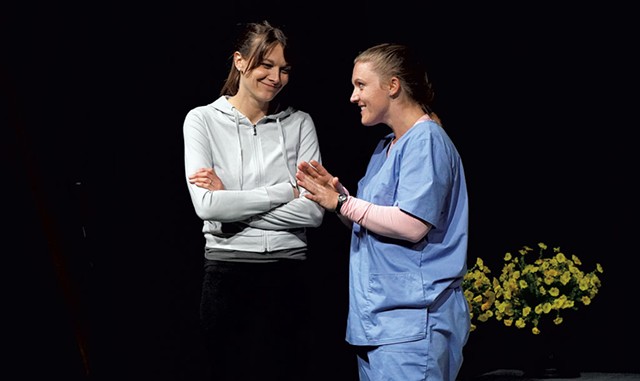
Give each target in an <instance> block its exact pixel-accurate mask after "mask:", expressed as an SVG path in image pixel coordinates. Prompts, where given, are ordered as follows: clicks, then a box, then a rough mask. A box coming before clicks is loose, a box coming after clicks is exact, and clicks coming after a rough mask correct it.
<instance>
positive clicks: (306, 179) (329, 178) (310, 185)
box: [296, 160, 346, 210]
mask: <svg viewBox="0 0 640 381" xmlns="http://www.w3.org/2000/svg"><path fill="white" fill-rule="evenodd" d="M296 180H297V181H298V185H299V186H301V187H303V188H304V189H306V190H307V192H308V193H305V194H304V196H305V197H306V198H308V199H310V200H312V201H315V202H317V203H318V204H320V206H322V207H323V208H325V209H327V210H334V209H335V208H336V205H337V203H338V194H339V193H346V191H345V189H344V187H343V186H342V184H341V183H340V180H339V179H338V178H337V177H335V176H333V175H331V173H329V171H327V169H326V168H325V167H324V166H323V165H322V164H320V163H319V162H317V161H316V160H311V161H309V162H306V161H303V162H301V163H300V164H298V172H297V173H296Z"/></svg>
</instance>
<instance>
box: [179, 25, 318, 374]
mask: <svg viewBox="0 0 640 381" xmlns="http://www.w3.org/2000/svg"><path fill="white" fill-rule="evenodd" d="M235 48H236V50H235V52H234V53H233V56H232V58H231V61H232V62H231V69H230V71H229V75H228V77H227V80H226V82H225V83H224V85H223V87H222V89H221V92H220V97H219V98H218V99H216V100H215V101H214V102H213V103H210V104H208V105H204V106H199V107H196V108H194V109H192V110H190V111H189V112H188V114H187V116H186V118H185V121H184V126H183V134H184V159H185V177H186V178H185V180H186V183H187V186H188V189H189V193H190V195H191V201H192V202H193V206H194V209H195V212H196V214H197V215H198V217H200V218H201V219H202V221H203V227H202V232H203V233H204V241H205V248H204V257H205V267H204V279H203V284H202V297H201V304H200V317H201V322H202V328H203V332H204V337H205V344H206V347H207V350H208V356H209V361H210V365H211V377H212V379H214V380H218V381H221V380H231V379H233V380H258V379H260V380H271V379H273V380H280V381H285V380H294V379H295V380H301V379H305V376H304V375H303V374H302V372H304V357H305V354H306V353H305V352H306V351H305V350H304V345H305V342H304V338H305V337H307V335H306V334H305V331H304V330H305V326H304V323H305V321H306V320H307V319H306V316H305V312H304V311H305V309H304V303H306V299H307V298H306V295H305V293H304V287H303V285H304V282H305V279H304V277H305V275H304V271H305V266H306V258H307V237H306V229H307V228H309V227H317V226H319V225H320V223H321V222H322V218H323V215H324V209H323V208H322V207H321V206H319V205H318V204H316V203H314V202H313V201H311V200H309V199H308V198H306V197H303V196H304V193H305V192H306V190H304V189H301V188H298V186H297V184H296V178H295V174H296V171H297V164H298V162H300V161H309V160H318V161H320V160H321V158H320V148H319V145H318V138H317V134H316V130H315V125H314V123H313V120H312V118H311V117H310V116H309V114H307V113H306V112H303V111H300V110H296V109H294V108H292V107H286V108H281V107H279V106H276V105H275V104H274V103H275V102H272V101H273V99H274V98H275V97H276V95H278V93H280V91H281V90H282V89H283V88H284V87H285V86H286V85H287V83H288V81H289V72H290V69H291V67H290V63H289V62H288V60H287V58H285V49H286V48H287V38H286V36H285V34H284V33H283V31H282V30H281V29H279V28H276V27H273V26H272V25H270V24H269V23H268V22H267V21H263V22H261V23H249V24H247V25H246V30H245V32H244V34H243V35H242V36H241V38H240V39H239V40H238V43H237V46H236V47H235Z"/></svg>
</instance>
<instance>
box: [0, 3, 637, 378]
mask: <svg viewBox="0 0 640 381" xmlns="http://www.w3.org/2000/svg"><path fill="white" fill-rule="evenodd" d="M445 3H447V5H444V4H445ZM236 4H237V5H231V4H226V5H224V6H223V5H219V4H218V5H208V6H206V7H202V6H194V5H187V4H185V3H183V4H182V5H180V6H169V5H158V4H154V5H153V6H151V5H150V6H148V7H132V6H123V7H117V6H115V5H112V4H109V5H105V4H91V5H89V4H87V5H86V6H84V7H83V6H77V5H74V6H70V5H69V6H65V5H60V4H56V5H46V6H22V7H9V8H8V9H6V10H5V11H3V13H2V15H0V21H1V27H2V66H1V67H0V74H1V75H2V76H1V78H0V79H1V82H0V84H1V88H2V92H1V94H2V97H3V98H2V102H1V104H2V125H3V127H2V129H1V130H2V136H1V141H2V147H1V148H2V159H3V160H2V162H3V167H2V170H3V177H4V178H6V179H7V180H4V181H3V193H4V194H5V197H3V199H4V204H5V205H4V207H3V208H2V209H3V210H4V211H5V213H4V217H5V218H4V224H3V226H4V228H3V237H6V238H8V239H7V240H6V241H5V244H4V245H3V247H4V249H3V250H2V253H3V257H4V258H6V259H7V260H6V261H3V262H4V263H5V264H4V266H3V269H4V271H3V274H4V276H3V280H4V281H5V282H6V284H5V285H4V287H3V290H4V292H3V295H4V297H3V299H4V300H3V301H4V303H3V305H4V307H3V315H5V320H6V321H7V323H6V324H5V325H4V330H5V334H3V337H6V338H7V339H6V340H4V339H3V344H5V345H6V347H7V348H6V349H5V352H4V353H5V354H6V353H8V354H9V356H8V357H7V358H5V361H4V362H6V365H7V366H6V367H3V368H4V369H3V370H2V371H6V372H7V373H14V374H20V375H23V376H18V377H17V378H13V379H33V377H39V376H47V377H49V376H60V377H62V378H63V379H76V378H77V379H83V378H85V377H84V374H85V373H84V372H85V369H90V374H91V376H92V377H93V378H95V379H108V380H113V379H118V380H127V379H154V380H199V379H202V377H203V375H204V369H203V368H204V367H203V364H202V358H201V356H202V348H201V343H200V341H199V340H200V339H199V336H198V334H197V328H196V326H197V313H198V311H197V307H198V299H199V287H200V280H201V263H202V246H203V239H202V235H201V233H200V227H201V223H200V221H199V220H198V219H197V217H196V215H195V213H194V212H193V209H192V206H191V202H190V200H189V196H188V192H187V190H186V185H185V182H184V172H183V171H184V170H183V151H182V122H183V119H184V116H185V115H186V113H187V111H188V110H189V109H191V108H193V107H195V106H198V105H203V104H207V103H209V102H211V101H213V100H214V99H215V98H216V97H217V94H218V91H219V89H220V87H221V85H222V81H223V80H224V78H225V77H226V74H227V71H228V68H229V61H228V58H229V56H230V54H231V49H232V39H233V37H234V36H235V33H236V31H237V28H236V27H237V24H238V23H242V22H246V21H260V20H262V19H269V20H270V21H272V22H273V23H274V24H276V25H279V26H282V27H283V28H284V29H285V31H286V32H287V33H288V35H289V37H290V40H291V43H292V46H295V49H296V52H297V58H298V61H297V62H295V66H294V71H293V72H292V78H291V81H290V83H289V85H288V87H287V88H286V89H285V90H284V91H283V94H282V95H281V96H282V97H283V98H285V99H287V100H289V101H290V102H292V103H293V104H294V105H296V106H298V107H299V108H301V109H303V110H305V111H307V112H309V113H310V114H311V115H312V116H313V118H314V121H315V123H316V127H317V130H318V134H319V139H320V143H321V149H322V153H323V161H324V163H325V165H326V166H327V168H329V170H330V171H331V172H332V173H333V174H335V175H337V176H339V177H340V178H341V180H342V181H343V183H344V184H345V185H347V187H349V189H353V190H355V185H356V183H357V181H358V179H359V177H360V176H361V175H362V174H363V171H364V168H365V165H366V163H367V160H368V158H369V154H370V152H371V150H372V149H373V146H374V144H375V142H376V141H377V139H379V138H380V137H381V136H382V135H383V134H386V133H387V132H388V130H387V129H386V128H385V127H383V126H374V127H364V126H362V125H360V123H359V113H358V110H357V108H356V106H354V105H352V104H350V103H349V96H350V94H351V84H350V78H351V69H352V60H353V58H354V56H355V55H356V54H357V52H359V51H361V50H363V49H364V48H366V47H368V46H370V45H372V44H374V43H378V42H383V41H396V42H407V43H410V44H412V45H416V46H418V47H420V48H421V49H423V51H424V52H425V53H426V55H427V57H428V59H429V63H430V67H431V72H430V73H429V74H430V78H431V80H432V81H433V83H434V86H435V88H436V104H435V106H434V109H435V110H436V112H437V113H438V114H439V115H440V117H441V118H442V119H443V122H444V125H445V128H446V129H447V131H448V133H449V134H450V135H451V137H452V138H453V140H454V142H455V143H456V145H457V147H458V149H459V151H460V153H461V155H462V158H463V161H464V163H465V170H466V174H467V181H468V186H469V193H470V207H471V209H470V210H471V215H470V218H471V220H470V222H471V223H470V251H469V263H470V264H472V263H473V262H474V261H475V258H476V257H482V258H483V259H484V260H485V262H486V263H487V264H488V265H489V266H491V267H492V268H493V267H495V270H496V271H495V272H497V269H498V265H499V264H500V263H501V262H500V260H501V258H502V255H503V254H504V253H505V252H507V251H515V250H517V249H519V248H520V247H521V246H522V245H525V244H526V245H530V246H531V245H536V243H537V242H540V241H542V242H545V243H547V244H548V245H550V246H560V247H561V248H562V249H563V250H564V251H565V252H569V253H573V254H576V255H578V256H579V257H580V258H581V259H582V261H583V262H584V266H585V269H587V270H590V269H592V268H593V267H594V266H595V263H596V262H598V263H601V264H602V266H603V267H604V270H605V272H604V274H603V275H602V277H601V279H602V281H603V286H602V289H601V292H600V294H599V295H598V296H597V297H596V299H594V303H593V304H592V305H591V306H589V307H587V308H582V309H581V310H579V311H578V312H577V313H576V314H574V315H571V314H570V315H568V317H567V318H566V319H565V323H563V325H562V328H563V329H564V333H563V335H567V336H568V337H570V338H571V340H572V342H573V345H572V348H574V350H573V352H572V353H571V355H570V356H571V360H572V361H573V362H574V363H575V364H576V366H577V367H578V368H579V369H580V370H582V371H612V372H640V368H639V366H638V363H637V360H636V358H635V357H636V356H635V351H633V350H629V346H631V348H634V347H635V343H636V342H637V340H638V339H639V335H638V328H637V325H636V324H635V320H636V317H635V315H634V311H635V303H634V302H635V298H634V288H635V287H634V279H635V277H634V274H635V269H634V267H633V265H634V264H635V262H636V258H635V254H636V253H637V248H636V245H635V242H632V237H634V235H635V234H637V233H636V229H635V227H637V222H635V219H636V210H637V207H636V204H637V203H636V199H635V193H636V192H632V191H631V189H634V188H632V187H631V179H633V174H635V173H636V172H637V170H636V169H635V166H633V167H632V163H633V161H632V159H631V156H632V152H633V151H632V147H633V143H632V142H633V140H632V139H631V131H632V130H633V129H635V127H637V119H636V116H635V115H634V116H633V118H632V117H631V116H630V111H631V107H632V105H634V106H635V105H636V102H637V96H636V95H635V86H634V85H633V83H634V82H633V81H634V80H635V77H634V76H635V72H632V70H635V69H636V67H634V65H633V63H632V59H633V57H635V53H636V52H635V50H637V49H636V45H637V41H636V40H637V38H636V37H633V36H634V34H633V32H634V31H633V30H632V29H635V26H634V25H633V23H632V22H635V20H631V17H630V16H631V11H630V9H626V8H624V7H621V6H618V5H616V4H615V3H614V2H607V3H606V6H603V5H601V4H592V5H586V4H584V3H576V4H579V5H574V6H569V5H563V6H558V5H557V4H553V5H552V4H548V5H545V4H543V3H541V2H531V3H529V2H515V3H507V4H502V5H496V4H490V3H487V2H482V3H481V2H471V3H467V4H462V3H460V2H423V3H420V4H413V3H410V2H402V1H401V2H397V1H396V2H393V3H389V4H381V5H377V6H373V5H372V4H370V3H353V4H351V3H348V2H342V3H340V4H332V3H329V2H313V3H305V4H302V3H299V4H297V3H290V2H284V1H271V2H260V3H255V4H254V3H251V2H236ZM5 192H6V193H5ZM632 227H633V229H632ZM309 234H310V237H309V239H310V245H311V259H310V260H311V261H312V263H313V266H314V271H313V275H312V277H311V279H310V280H309V281H310V284H311V285H313V288H312V295H310V300H313V301H314V303H313V304H314V309H315V311H316V313H315V315H314V323H315V324H314V330H313V332H312V333H311V336H312V339H313V340H314V341H315V342H317V347H318V349H317V351H314V352H312V353H310V354H309V355H310V357H311V358H312V359H313V364H314V365H313V366H314V367H315V368H317V369H315V371H314V374H315V376H317V378H318V379H339V380H350V379H355V373H354V372H355V369H354V368H355V362H354V359H353V357H352V354H351V353H350V352H349V350H348V348H347V346H346V344H345V343H344V339H343V337H344V324H345V319H346V302H347V301H346V293H347V279H346V277H347V254H348V233H347V231H346V230H345V229H344V228H343V227H342V226H340V225H339V224H338V222H337V220H336V219H335V218H334V217H332V216H331V215H327V217H326V218H325V222H324V223H323V225H322V226H321V227H319V228H317V229H313V230H312V231H310V233H309ZM496 275H497V274H496ZM5 282H3V283H5ZM521 339H522V340H524V341H526V339H523V336H522V332H516V330H515V328H505V327H499V326H498V325H495V324H490V323H487V324H486V325H480V326H479V329H478V330H477V331H475V332H473V333H472V334H471V337H470V341H469V344H468V345H467V347H466V349H465V365H464V367H463V372H462V375H463V376H465V377H467V376H469V377H470V376H472V375H474V374H479V373H481V372H483V371H487V370H492V369H496V368H505V367H506V368H509V367H516V366H518V364H519V361H520V359H521V357H523V356H527V354H526V352H522V351H523V349H522V348H521V347H520V346H519V344H518V343H520V342H521ZM79 349H82V350H84V351H85V352H84V354H85V356H82V355H81V353H82V352H81V351H80V350H79ZM83 359H87V361H88V363H87V364H86V367H85V364H83V361H82V360H83ZM339 369H341V370H339ZM345 369H346V370H345Z"/></svg>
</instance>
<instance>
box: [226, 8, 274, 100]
mask: <svg viewBox="0 0 640 381" xmlns="http://www.w3.org/2000/svg"><path fill="white" fill-rule="evenodd" d="M277 45H282V47H283V48H286V46H287V37H286V36H285V34H284V32H283V31H282V30H281V29H280V28H277V27H274V26H272V25H271V24H270V23H269V22H268V21H266V20H265V21H262V22H260V23H248V24H246V27H245V29H244V31H243V32H242V33H241V34H240V36H239V38H238V39H237V40H236V43H235V46H234V52H236V51H237V52H240V54H241V55H242V57H243V58H245V59H246V60H247V68H246V69H245V72H250V71H251V70H253V69H254V68H256V67H257V66H258V65H260V63H261V62H262V60H263V59H264V57H265V56H267V55H269V53H271V51H272V50H273V48H274V47H276V46H277ZM241 74H242V73H240V71H238V70H237V69H236V67H235V64H234V62H233V54H232V55H231V69H230V70H229V74H228V76H227V79H226V80H225V82H224V85H223V86H222V89H221V90H220V95H231V96H233V95H236V93H237V92H238V87H239V86H240V75H241Z"/></svg>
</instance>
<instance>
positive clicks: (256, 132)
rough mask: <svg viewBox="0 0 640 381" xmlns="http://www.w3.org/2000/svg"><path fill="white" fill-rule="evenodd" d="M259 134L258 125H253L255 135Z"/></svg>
mask: <svg viewBox="0 0 640 381" xmlns="http://www.w3.org/2000/svg"><path fill="white" fill-rule="evenodd" d="M256 135H258V131H257V130H256V125H255V124H254V125H253V136H256Z"/></svg>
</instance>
